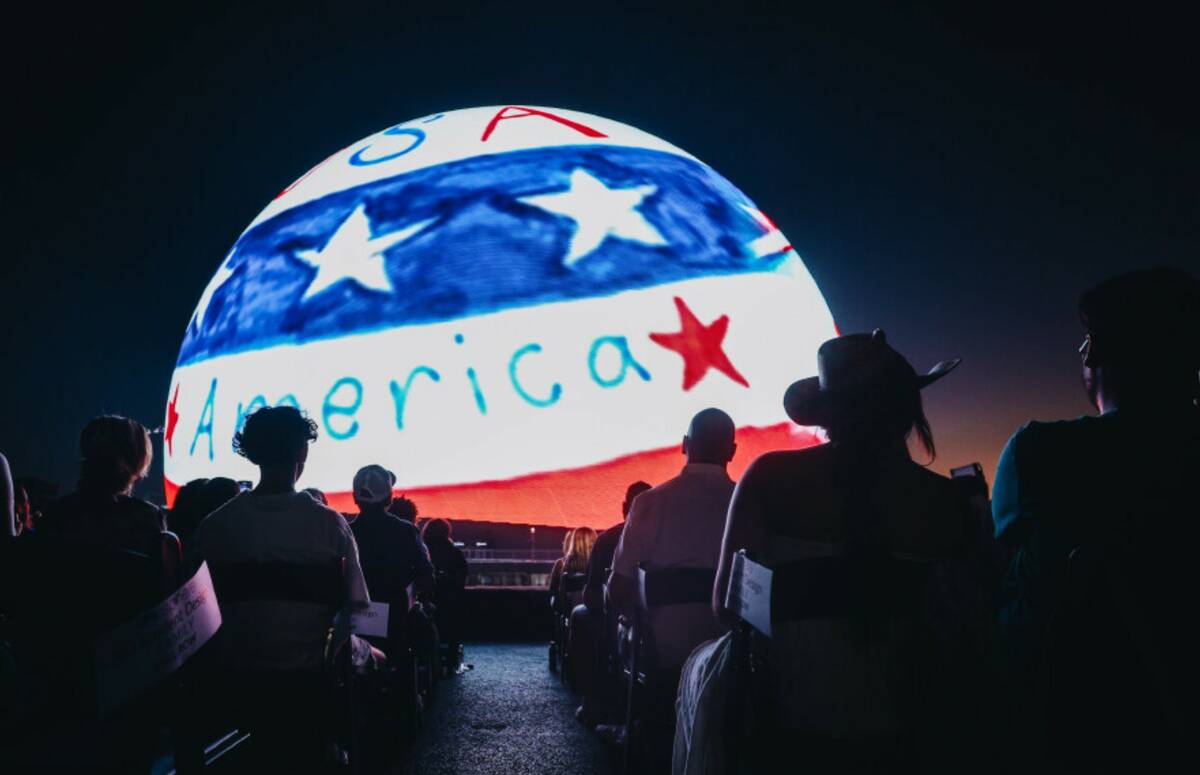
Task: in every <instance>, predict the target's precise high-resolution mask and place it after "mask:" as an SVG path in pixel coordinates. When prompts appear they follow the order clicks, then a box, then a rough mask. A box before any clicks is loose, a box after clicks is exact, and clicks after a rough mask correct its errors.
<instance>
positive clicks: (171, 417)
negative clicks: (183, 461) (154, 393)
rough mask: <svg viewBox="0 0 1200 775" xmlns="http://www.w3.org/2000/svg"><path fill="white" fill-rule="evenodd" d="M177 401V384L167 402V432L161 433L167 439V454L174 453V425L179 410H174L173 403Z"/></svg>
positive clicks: (177, 419)
mask: <svg viewBox="0 0 1200 775" xmlns="http://www.w3.org/2000/svg"><path fill="white" fill-rule="evenodd" d="M178 401H179V385H176V386H175V395H174V396H173V397H172V398H171V402H170V403H169V404H167V432H166V433H164V434H163V438H165V439H166V440H167V454H169V455H174V454H175V426H176V425H178V424H179V412H177V411H175V404H176V402H178Z"/></svg>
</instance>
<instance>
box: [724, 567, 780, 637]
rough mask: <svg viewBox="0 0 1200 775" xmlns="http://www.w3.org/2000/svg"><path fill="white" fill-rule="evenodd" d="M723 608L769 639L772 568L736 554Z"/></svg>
mask: <svg viewBox="0 0 1200 775" xmlns="http://www.w3.org/2000/svg"><path fill="white" fill-rule="evenodd" d="M725 605H726V607H727V608H729V609H730V610H731V611H733V612H734V613H736V614H737V615H738V616H739V617H741V619H742V620H744V621H746V622H748V623H749V624H750V626H751V627H753V628H754V629H756V630H758V631H759V632H761V633H762V634H763V635H766V636H767V637H768V638H769V637H771V569H770V568H768V567H766V566H765V565H759V564H758V563H757V562H755V561H754V560H751V559H748V558H747V557H746V555H745V554H742V553H740V552H739V553H738V554H735V555H734V556H733V573H732V574H731V576H730V584H729V591H728V593H727V594H726V599H725Z"/></svg>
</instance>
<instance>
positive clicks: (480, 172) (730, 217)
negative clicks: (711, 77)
mask: <svg viewBox="0 0 1200 775" xmlns="http://www.w3.org/2000/svg"><path fill="white" fill-rule="evenodd" d="M580 168H583V169H585V170H587V171H588V173H589V174H591V175H593V176H594V177H596V178H598V179H599V180H601V181H603V183H604V184H605V185H606V186H607V187H609V188H613V189H620V188H630V187H634V186H643V185H647V184H651V185H654V186H656V191H655V192H654V193H653V194H652V195H650V196H648V197H647V198H646V199H645V200H644V201H643V202H642V204H641V205H640V206H639V208H638V210H639V212H640V213H641V214H642V216H643V217H644V218H645V219H646V221H647V222H648V223H650V224H651V225H652V226H653V227H654V228H655V229H657V230H658V231H659V233H661V234H662V235H663V237H664V238H665V239H666V240H667V241H668V242H669V244H668V245H666V246H654V245H646V244H642V243H640V242H636V241H631V240H625V239H617V238H612V237H610V238H608V239H606V240H605V241H604V243H602V245H601V246H600V247H599V248H597V249H596V250H595V251H594V252H593V253H591V254H590V255H587V256H586V257H584V258H582V259H580V260H579V261H577V262H576V263H574V264H573V265H572V266H570V267H567V266H564V264H563V257H564V256H565V254H566V252H567V249H568V245H569V243H570V240H571V237H572V235H573V233H574V229H575V225H574V222H573V221H572V220H571V219H570V218H567V217H564V216H561V215H556V214H554V213H550V212H547V211H546V210H543V209H541V208H539V207H535V206H533V205H531V204H527V203H524V202H521V201H519V198H520V197H526V196H531V195H536V194H545V193H555V192H558V191H563V190H566V189H567V187H568V180H569V177H570V175H571V173H572V172H573V171H575V170H576V169H580ZM360 205H362V206H365V208H366V213H367V215H368V218H369V220H370V222H371V227H372V230H373V233H374V234H377V235H381V234H387V233H389V232H392V231H396V230H399V229H401V228H403V227H405V226H408V225H411V224H414V223H416V222H418V221H422V220H425V219H431V218H432V219H436V220H435V222H434V223H433V224H431V225H430V226H429V227H428V228H426V229H425V230H424V231H422V232H420V233H418V234H417V235H416V236H414V237H412V238H411V239H409V240H407V241H406V242H403V243H401V244H399V245H396V246H395V247H392V248H391V249H390V250H389V251H388V252H387V254H386V262H387V263H386V268H387V273H388V276H389V279H390V280H391V282H392V285H393V286H394V288H395V289H396V291H395V292H394V293H392V294H387V293H380V292H378V291H371V290H367V289H364V288H362V287H360V286H359V285H357V284H356V283H354V282H352V281H343V282H339V283H337V284H335V285H333V286H331V287H330V288H328V289H327V290H325V291H323V292H321V293H318V294H315V295H314V296H312V297H310V298H309V299H307V300H304V301H301V299H302V297H303V295H304V292H305V290H306V289H307V287H308V285H309V283H310V282H311V280H312V278H313V277H314V276H315V274H316V270H315V269H314V268H312V267H311V266H310V265H309V264H307V263H306V262H304V261H301V260H300V259H298V258H296V256H295V253H296V252H297V251H302V250H319V249H320V248H322V247H323V246H324V245H325V243H326V242H328V240H329V239H330V237H331V236H332V235H333V233H334V232H335V231H336V230H337V228H338V226H340V225H341V224H342V222H343V221H345V219H346V218H347V216H348V215H349V214H350V213H351V212H353V211H354V210H355V208H357V207H359V206H360ZM741 205H751V203H750V200H749V199H748V198H747V197H746V196H745V195H744V194H742V192H740V191H739V190H738V189H737V188H735V187H734V186H733V185H732V184H731V183H730V182H729V181H727V180H725V179H724V178H722V177H721V176H720V175H718V174H717V173H716V172H715V171H714V170H713V169H712V168H710V167H708V166H706V165H704V164H701V163H699V162H696V161H694V160H691V159H687V158H685V157H682V156H677V155H674V154H670V153H664V152H660V151H650V150H645V149H640V148H625V147H609V146H567V147H556V148H544V149H533V150H526V151H515V152H510V153H504V154H494V155H486V156H476V157H472V158H469V159H463V160H460V161H455V162H449V163H446V164H441V165H437V166H434V167H430V168H426V169H421V170H416V171H414V172H409V173H406V174H403V175H398V176H396V177H392V178H387V179H384V180H380V181H375V182H372V183H368V184H365V185H362V186H359V187H357V188H353V189H350V190H347V191H339V192H337V193H334V194H330V195H328V196H325V197H322V198H321V199H317V200H314V201H312V202H307V203H305V204H303V205H300V206H298V207H295V208H292V209H291V210H287V211H285V212H283V213H280V214H278V215H276V216H274V217H272V218H270V219H268V220H266V221H264V222H262V223H260V224H258V225H257V226H255V227H254V228H253V229H250V230H249V231H247V232H246V233H245V234H243V235H242V237H241V238H240V239H239V240H238V242H237V244H236V245H235V247H234V250H233V253H232V255H231V257H230V259H229V261H230V264H229V265H230V267H231V268H232V269H233V274H232V276H231V277H230V278H229V279H228V280H227V281H226V282H225V284H224V285H222V286H221V287H220V288H219V289H217V290H216V292H215V293H214V294H213V298H212V300H211V302H210V304H209V308H208V310H207V312H206V314H205V316H204V320H203V323H202V325H201V326H200V327H197V326H196V325H194V324H193V325H191V326H189V328H188V331H187V334H186V336H185V338H184V342H183V346H182V348H181V350H180V353H179V359H178V365H180V366H182V365H185V364H189V363H197V362H200V361H204V360H207V359H208V358H212V357H216V356H218V355H227V354H231V353H236V352H243V351H247V350H256V349H262V348H267V347H272V346H275V345H278V344H299V343H303V342H309V341H315V340H320V339H329V338H337V337H341V336H347V335H350V334H360V333H366V332H369V331H375V330H380V329H387V328H394V327H398V326H411V325H422V324H426V323H435V322H440V321H446V320H453V319H456V318H461V317H466V316H474V315H482V314H487V313H491V312H497V311H500V310H504V309H510V308H516V307H528V306H533V305H538V304H545V303H552V302H561V301H570V300H575V299H584V298H592V297H600V296H609V295H612V294H616V293H620V292H622V291H627V290H632V289H638V288H648V287H653V286H656V285H662V284H666V283H673V282H679V281H681V280H689V279H694V278H699V277H707V276H713V275H727V274H740V273H746V272H762V271H771V270H773V269H774V268H775V266H776V265H777V263H778V261H777V260H764V259H761V258H756V257H755V256H752V255H751V254H750V253H749V252H748V251H747V249H746V244H747V243H749V242H750V241H752V240H754V239H756V238H758V237H760V236H762V234H763V228H762V226H760V225H759V224H758V223H757V222H756V221H755V220H754V219H753V218H752V217H751V216H750V215H749V214H748V213H746V212H745V211H744V210H743V209H742V207H741ZM751 206H752V205H751Z"/></svg>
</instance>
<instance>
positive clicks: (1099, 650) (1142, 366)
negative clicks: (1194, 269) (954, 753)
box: [992, 268, 1200, 772]
mask: <svg viewBox="0 0 1200 775" xmlns="http://www.w3.org/2000/svg"><path fill="white" fill-rule="evenodd" d="M1079 313H1080V317H1081V319H1082V322H1083V326H1084V328H1085V329H1086V332H1087V335H1086V338H1085V340H1084V343H1083V346H1082V347H1080V350H1079V351H1080V354H1081V355H1082V357H1083V383H1084V387H1085V389H1086V391H1087V394H1088V397H1089V399H1090V400H1091V402H1092V404H1093V405H1094V406H1095V407H1096V409H1097V410H1098V411H1099V415H1097V416H1087V417H1080V418H1078V419H1075V420H1069V421H1061V422H1052V423H1042V422H1031V423H1029V424H1027V425H1025V426H1024V427H1023V428H1021V429H1020V430H1019V431H1017V433H1016V434H1015V435H1014V436H1013V437H1012V439H1010V440H1009V442H1008V445H1007V446H1006V447H1005V449H1004V453H1003V455H1002V456H1001V458H1000V464H999V467H998V470H997V474H996V486H995V488H994V491H993V501H992V510H993V516H994V518H995V523H996V534H997V536H998V537H999V539H1000V540H1001V541H1002V542H1003V543H1004V545H1005V546H1006V547H1008V548H1009V549H1010V551H1012V552H1013V559H1012V562H1011V564H1010V567H1009V572H1008V576H1007V578H1006V580H1005V585H1004V588H1003V601H1002V602H1003V605H1002V610H1001V619H1000V623H1001V628H1002V632H1003V635H1004V642H1005V645H1006V646H1007V653H1008V656H1009V657H1010V658H1011V666H1012V669H1013V671H1014V672H1013V679H1014V681H1013V684H1014V686H1016V687H1017V688H1018V689H1019V690H1020V692H1019V694H1018V698H1017V703H1018V704H1017V707H1016V709H1015V712H1014V717H1015V718H1017V719H1020V720H1021V721H1022V722H1024V725H1023V726H1022V727H1019V728H1018V729H1017V730H1016V731H1015V732H1014V735H1013V736H1014V738H1015V739H1014V745H1019V744H1022V743H1024V744H1026V745H1027V746H1028V747H1029V750H1028V754H1029V756H1031V757H1038V756H1041V755H1046V754H1048V755H1049V756H1050V757H1051V760H1052V764H1051V765H1050V766H1052V767H1054V768H1056V769H1057V770H1058V771H1062V770H1064V769H1078V770H1086V769H1091V770H1093V771H1095V769H1096V768H1107V767H1118V766H1119V767H1124V768H1133V769H1136V770H1140V771H1147V772H1148V771H1155V770H1161V769H1165V768H1166V766H1167V765H1168V764H1171V765H1172V766H1173V765H1174V761H1175V760H1174V759H1172V758H1171V757H1172V756H1175V755H1179V754H1181V753H1190V752H1187V751H1186V750H1185V749H1184V748H1183V741H1184V739H1185V736H1187V737H1190V734H1191V730H1190V724H1186V725H1185V723H1184V721H1183V708H1184V707H1188V706H1190V704H1191V702H1192V701H1193V700H1194V698H1195V696H1196V689H1197V686H1196V684H1195V682H1194V680H1187V678H1186V677H1187V676H1190V675H1194V672H1193V670H1192V668H1191V663H1192V662H1193V661H1194V659H1195V655H1196V653H1197V651H1198V649H1197V646H1198V645H1200V644H1197V640H1196V637H1195V635H1194V634H1193V633H1194V632H1195V628H1194V627H1193V626H1192V623H1191V622H1190V621H1189V619H1190V617H1188V616H1184V615H1183V612H1184V611H1190V610H1191V609H1192V608H1194V605H1195V601H1194V599H1193V598H1192V590H1194V589H1195V580H1194V571H1193V568H1194V565H1195V559H1194V556H1195V551H1196V541H1195V538H1194V530H1192V529H1191V526H1192V523H1194V522H1195V518H1196V516H1197V515H1198V514H1200V510H1198V508H1197V503H1200V495H1198V493H1197V487H1198V483H1200V412H1198V410H1197V406H1196V401H1197V396H1198V395H1200V389H1198V381H1197V370H1198V369H1200V283H1198V281H1197V279H1196V277H1195V276H1193V275H1190V274H1188V273H1185V272H1183V271H1180V270H1177V269H1165V268H1164V269H1151V270H1142V271H1135V272H1129V273H1127V274H1123V275H1119V276H1117V277H1113V278H1111V279H1109V280H1107V281H1105V282H1103V283H1101V284H1100V285H1098V286H1096V287H1095V288H1092V289H1091V290H1089V291H1088V292H1087V293H1085V294H1084V295H1083V297H1082V298H1081V299H1080V302H1079Z"/></svg>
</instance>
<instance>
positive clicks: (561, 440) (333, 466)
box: [166, 254, 834, 491]
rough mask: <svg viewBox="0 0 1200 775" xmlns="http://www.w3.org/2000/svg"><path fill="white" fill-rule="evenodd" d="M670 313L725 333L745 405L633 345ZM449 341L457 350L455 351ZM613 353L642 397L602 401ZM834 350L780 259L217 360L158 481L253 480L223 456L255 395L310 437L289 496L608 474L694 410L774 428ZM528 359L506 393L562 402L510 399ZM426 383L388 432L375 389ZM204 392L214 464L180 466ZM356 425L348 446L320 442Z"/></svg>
mask: <svg viewBox="0 0 1200 775" xmlns="http://www.w3.org/2000/svg"><path fill="white" fill-rule="evenodd" d="M675 296H679V297H681V298H683V299H684V300H685V301H686V303H687V304H688V305H689V307H690V308H691V309H692V311H693V312H694V313H695V315H696V316H697V317H698V318H699V320H700V321H701V322H702V323H704V324H706V325H709V324H711V323H712V322H713V321H714V320H716V319H717V318H718V317H720V316H721V315H728V316H729V317H730V324H729V331H728V334H727V336H726V338H725V341H724V350H725V352H726V353H727V354H728V356H729V358H730V359H731V361H732V362H733V365H734V366H735V367H736V368H737V369H738V370H739V371H740V372H741V373H742V374H743V375H744V376H745V378H746V379H747V380H748V381H749V383H750V388H749V389H747V388H745V387H743V386H741V385H739V384H737V383H735V382H734V381H733V380H731V379H729V378H728V377H726V376H725V375H724V374H721V373H719V372H717V371H715V370H711V371H709V372H708V374H707V375H706V376H705V377H704V378H703V380H701V382H700V383H699V384H698V385H696V386H695V387H694V388H693V389H692V390H691V391H689V392H686V393H685V392H683V391H682V389H681V386H682V374H683V361H682V359H681V358H680V356H678V355H677V354H675V353H674V352H672V351H669V350H666V349H664V348H662V347H661V346H659V345H658V344H656V343H654V342H652V341H651V340H650V339H649V338H648V334H649V333H650V332H663V333H672V332H676V331H678V330H679V329H680V324H679V315H678V313H677V312H676V309H675V305H674V303H673V297H675ZM459 333H461V334H462V335H463V337H464V342H463V344H461V345H459V344H456V343H455V334H459ZM605 336H608V337H625V340H626V341H627V342H628V344H629V348H630V352H631V353H632V355H633V357H634V358H635V359H636V360H637V361H638V362H639V363H640V364H642V365H643V366H644V367H645V368H646V369H647V370H648V371H649V372H650V374H651V379H650V381H648V382H644V381H643V380H641V379H640V378H639V377H638V376H637V375H636V374H635V373H634V372H633V371H632V370H630V371H628V372H627V373H626V375H625V379H624V381H623V382H622V383H621V384H618V385H615V386H613V387H607V388H606V387H602V386H600V385H599V384H597V382H596V380H595V379H594V378H593V377H592V375H591V372H590V371H589V350H590V348H591V347H592V345H593V343H595V342H596V340H597V339H598V338H599V337H605ZM832 336H834V328H833V321H832V318H831V316H830V313H829V310H828V308H827V307H826V305H825V302H824V300H823V299H822V297H821V295H820V293H819V292H818V291H817V288H816V285H815V284H814V283H813V281H812V279H811V278H810V277H809V275H808V273H807V271H806V270H805V269H804V266H803V264H802V263H801V262H800V260H799V259H798V258H797V257H795V256H794V254H793V256H792V258H791V260H789V261H788V262H786V263H785V264H784V266H783V267H782V270H781V271H780V272H778V273H755V274H744V275H734V276H729V277H707V278H702V279H695V280H687V281H684V282H679V283H673V284H669V285H663V286H658V287H655V288H651V289H646V290H638V291H628V292H624V293H621V294H618V295H615V296H611V297H603V298H592V299H585V300H580V301H572V302H563V303H556V304H549V305H543V306H540V307H533V308H525V309H514V310H507V311H504V312H498V313H492V314H487V315H481V316H478V317H472V318H466V319H461V320H456V321H451V322H446V323H436V324H430V325H425V326H415V327H406V328H396V329H391V330H386V331H380V332H375V333H370V334H360V335H355V336H349V337H344V338H341V339H337V340H324V341H319V342H313V343H309V344H305V345H287V346H279V347H275V348H273V349H269V350H263V351H258V352H250V353H238V354H235V355H229V356H222V357H218V358H215V359H212V360H209V361H205V362H202V363H196V364H191V365H188V366H185V367H183V368H181V369H179V370H178V371H177V372H176V374H175V377H174V379H173V381H172V390H173V389H174V385H175V384H176V383H179V384H182V389H181V393H180V401H179V404H178V406H177V410H178V411H179V424H178V428H177V430H176V435H175V437H174V454H173V455H172V456H169V457H168V458H167V461H166V472H167V476H168V477H169V478H170V479H171V480H172V481H174V482H176V483H183V482H186V481H188V480H190V479H192V478H195V477H200V476H214V475H218V474H224V475H232V476H236V477H239V478H253V473H254V471H253V468H252V467H250V466H249V464H247V463H245V461H242V460H240V459H239V458H237V457H236V456H234V455H233V453H232V452H231V450H230V441H231V438H232V434H233V430H234V424H235V422H236V418H237V407H238V403H239V402H241V404H242V405H243V407H245V406H246V405H248V404H249V403H250V402H251V401H252V399H253V398H254V397H255V396H256V395H259V394H262V395H264V396H265V397H266V399H267V400H269V401H270V402H272V403H275V402H277V401H278V400H279V399H280V398H281V397H282V396H283V395H285V394H288V393H291V394H294V395H295V396H296V398H297V399H298V400H299V402H300V404H301V406H302V407H303V408H304V409H305V410H306V411H307V412H308V413H309V415H310V416H311V417H312V418H313V419H314V420H316V421H317V422H318V423H319V424H320V425H321V436H322V438H321V439H320V440H319V442H318V443H317V444H315V445H314V446H313V448H312V450H311V454H310V457H309V463H308V466H307V469H306V471H307V472H306V474H305V479H304V483H305V484H306V485H313V486H317V487H321V488H323V489H328V490H331V491H337V490H346V489H348V488H349V486H350V481H351V479H352V477H353V475H354V472H355V471H356V470H357V469H358V468H359V467H360V466H363V465H365V464H367V463H381V464H383V465H384V466H386V467H388V468H390V469H391V470H393V471H395V472H396V474H397V475H398V477H399V485H400V486H404V487H415V486H425V485H437V484H453V483H462V482H472V481H481V480H488V479H505V478H510V477H514V476H519V475H522V474H527V473H533V472H539V471H546V470H557V469H562V468H570V467H576V466H584V465H589V464H593V463H598V462H603V461H606V460H610V459H612V458H614V457H619V456H621V455H626V454H630V453H633V452H638V451H645V450H650V449H656V448H661V447H666V446H672V445H674V444H677V443H678V442H679V440H680V439H681V437H682V436H683V433H684V431H685V429H686V426H687V422H688V420H689V419H690V417H691V416H692V415H693V414H694V413H695V412H696V411H698V410H700V409H702V408H704V407H707V406H717V407H720V408H722V409H724V410H726V411H727V412H729V413H730V415H731V416H732V417H733V418H734V421H735V422H736V423H737V424H738V425H739V426H744V425H772V424H775V423H779V422H782V421H784V420H785V419H786V418H785V416H784V414H783V409H782V406H781V399H782V396H783V392H784V389H785V388H786V387H787V386H788V385H789V384H790V383H791V382H792V381H793V380H795V379H798V378H800V377H804V376H808V375H810V374H812V373H814V371H815V363H816V356H815V354H816V350H817V347H818V346H819V345H820V344H821V342H823V341H825V340H826V339H829V338H830V337H832ZM529 344H537V345H540V347H541V348H542V349H541V351H540V352H532V351H531V352H529V353H528V354H527V355H526V356H524V357H523V358H519V359H518V361H517V364H516V375H517V379H518V382H519V384H520V385H521V386H522V387H523V388H524V389H525V390H526V391H527V392H528V393H530V394H532V395H533V397H534V398H542V397H546V396H548V394H549V392H550V390H551V386H552V385H553V384H558V385H560V389H561V398H560V399H559V400H558V402H557V403H555V404H554V405H553V406H549V407H545V408H540V407H537V406H533V405H531V404H530V403H529V402H528V401H526V400H524V399H522V397H521V396H520V394H519V392H518V390H517V389H516V388H515V387H514V385H513V384H512V382H511V380H510V377H509V366H510V363H511V361H512V359H513V356H514V353H515V352H517V351H518V350H519V349H520V348H522V347H524V346H526V345H529ZM598 353H599V354H598V356H597V357H596V359H595V365H596V369H597V372H598V375H599V377H600V378H601V379H614V378H615V376H616V375H617V373H618V371H619V366H620V358H619V354H618V350H617V348H616V347H615V346H614V345H612V344H601V345H600V346H599V351H598ZM421 366H424V367H427V368H430V369H433V370H435V371H436V372H437V373H438V374H439V376H440V381H439V382H437V383H434V382H433V381H431V380H430V379H428V378H427V377H425V376H421V375H419V374H418V375H417V376H415V377H412V380H413V381H412V385H411V386H410V390H409V392H408V393H407V399H406V403H405V407H404V416H403V422H404V427H403V429H402V430H400V429H398V428H397V426H396V404H395V401H394V400H393V396H392V393H391V391H390V389H389V383H390V382H391V381H393V380H395V381H396V382H397V383H398V385H400V386H403V385H404V384H405V381H406V380H407V379H408V378H409V377H410V375H411V374H413V373H414V370H415V369H418V367H421ZM468 367H470V368H473V369H474V370H475V372H476V374H477V377H478V380H479V383H480V386H481V389H482V392H483V394H484V396H485V399H486V402H487V414H486V415H483V414H481V413H480V412H479V410H478V409H477V407H476V403H475V400H474V398H473V393H472V387H471V383H470V381H469V379H468V378H467V376H466V370H467V368H468ZM214 377H216V378H217V379H218V388H217V392H216V399H215V403H214V408H215V422H214V430H215V434H214V459H213V461H211V462H210V461H209V459H208V454H207V452H208V445H207V436H204V435H201V436H199V438H198V441H197V443H196V446H195V450H194V453H192V451H191V449H192V441H193V437H194V435H195V431H196V428H197V424H198V423H199V421H200V417H201V412H202V410H203V406H204V399H205V396H206V394H207V391H208V388H209V384H210V382H211V380H212V379H213V378H214ZM343 377H352V378H354V379H357V380H358V381H359V383H360V384H361V385H362V389H363V398H362V405H361V407H360V408H359V409H358V410H357V411H356V412H355V413H354V415H353V416H352V417H351V416H343V415H336V414H334V415H329V416H328V418H326V416H325V413H324V412H323V408H322V407H323V405H324V404H325V403H326V402H327V400H329V401H332V402H333V403H335V404H346V403H349V402H350V399H351V398H352V396H353V390H352V389H351V388H349V387H343V388H342V389H341V392H340V393H339V394H335V395H334V396H333V397H332V398H330V399H327V394H328V393H329V391H330V389H331V388H332V387H333V385H334V384H335V383H336V382H337V380H339V379H340V378H343ZM353 422H357V423H358V425H359V427H358V432H357V434H356V435H355V436H354V437H353V438H351V439H348V440H344V441H339V440H336V439H334V438H333V437H332V435H331V432H330V429H331V428H332V430H333V431H340V432H345V431H347V430H348V426H349V425H350V424H351V423H353Z"/></svg>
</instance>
